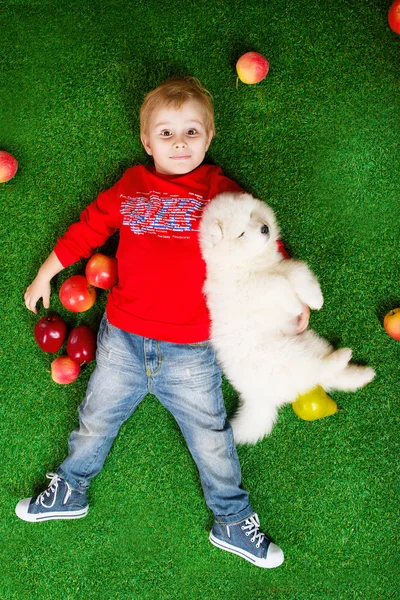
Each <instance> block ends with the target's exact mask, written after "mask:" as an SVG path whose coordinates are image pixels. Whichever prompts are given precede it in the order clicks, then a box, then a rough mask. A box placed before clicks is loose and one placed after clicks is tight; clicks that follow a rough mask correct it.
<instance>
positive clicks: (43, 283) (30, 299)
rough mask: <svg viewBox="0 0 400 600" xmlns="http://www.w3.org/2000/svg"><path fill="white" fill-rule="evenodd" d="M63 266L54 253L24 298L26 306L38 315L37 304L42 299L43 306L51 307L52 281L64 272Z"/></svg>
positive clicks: (45, 262) (44, 264)
mask: <svg viewBox="0 0 400 600" xmlns="http://www.w3.org/2000/svg"><path fill="white" fill-rule="evenodd" d="M63 268H64V267H63V265H62V264H61V262H60V261H59V260H58V258H57V254H56V253H55V252H54V250H53V252H52V253H51V254H50V256H49V257H48V258H47V259H46V260H45V261H44V263H43V264H42V266H41V267H40V269H39V271H38V274H37V275H36V277H35V279H34V280H33V281H32V283H31V285H30V286H29V287H28V288H27V290H26V292H25V296H24V300H25V306H26V308H28V309H29V310H31V311H32V312H34V313H35V314H37V308H36V303H37V301H38V300H40V298H42V299H43V306H44V307H45V308H49V306H50V281H51V280H52V278H53V277H54V275H57V273H59V272H60V271H62V270H63Z"/></svg>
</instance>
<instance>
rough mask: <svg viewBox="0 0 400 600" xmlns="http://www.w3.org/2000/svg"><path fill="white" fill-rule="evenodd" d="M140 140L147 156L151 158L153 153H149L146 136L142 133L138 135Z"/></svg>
mask: <svg viewBox="0 0 400 600" xmlns="http://www.w3.org/2000/svg"><path fill="white" fill-rule="evenodd" d="M140 139H141V142H142V144H143V147H144V149H145V150H146V152H147V154H149V155H150V156H152V154H153V153H152V151H151V148H150V144H149V138H148V137H147V135H145V134H144V133H142V134H141V135H140Z"/></svg>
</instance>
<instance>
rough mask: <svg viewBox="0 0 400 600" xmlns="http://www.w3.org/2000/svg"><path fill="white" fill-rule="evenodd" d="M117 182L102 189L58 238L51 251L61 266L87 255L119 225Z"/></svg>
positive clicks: (87, 256)
mask: <svg viewBox="0 0 400 600" xmlns="http://www.w3.org/2000/svg"><path fill="white" fill-rule="evenodd" d="M119 184H120V182H117V183H116V184H115V185H114V186H113V187H111V188H110V189H108V190H105V191H104V192H101V194H100V195H99V196H98V197H97V199H96V200H95V201H94V202H92V204H90V205H89V206H88V207H87V208H85V210H84V211H83V212H82V213H81V216H80V220H79V221H78V222H77V223H74V224H73V225H71V226H70V227H69V228H68V229H67V231H66V233H65V234H64V235H63V236H61V237H60V238H59V239H58V240H57V244H56V246H55V248H54V252H55V253H56V255H57V258H58V259H59V261H60V262H61V264H62V265H63V267H68V266H69V265H72V264H73V263H74V262H76V261H77V260H79V259H80V258H89V256H91V254H93V250H94V249H95V248H98V247H99V246H102V245H103V244H104V242H105V241H106V240H107V239H108V238H109V237H110V236H111V235H112V234H113V233H114V232H115V231H116V230H117V229H118V228H119V227H120V219H121V216H120V211H119V194H118V190H119Z"/></svg>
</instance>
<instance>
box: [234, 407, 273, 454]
mask: <svg viewBox="0 0 400 600" xmlns="http://www.w3.org/2000/svg"><path fill="white" fill-rule="evenodd" d="M277 416H278V413H277V408H276V406H274V405H272V404H270V403H269V402H266V400H265V398H263V397H258V398H257V399H256V402H252V401H251V400H249V399H246V400H244V399H243V398H242V400H241V405H240V407H239V409H238V412H237V413H236V414H235V415H234V416H233V418H232V419H231V425H232V429H233V437H234V438H235V442H236V443H237V444H255V443H257V442H258V441H259V440H262V438H263V437H265V436H266V435H268V434H269V433H270V432H271V430H272V428H273V426H274V424H275V422H276V420H277Z"/></svg>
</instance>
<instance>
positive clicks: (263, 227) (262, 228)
mask: <svg viewBox="0 0 400 600" xmlns="http://www.w3.org/2000/svg"><path fill="white" fill-rule="evenodd" d="M261 233H269V227H268V225H263V226H262V227H261Z"/></svg>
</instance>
